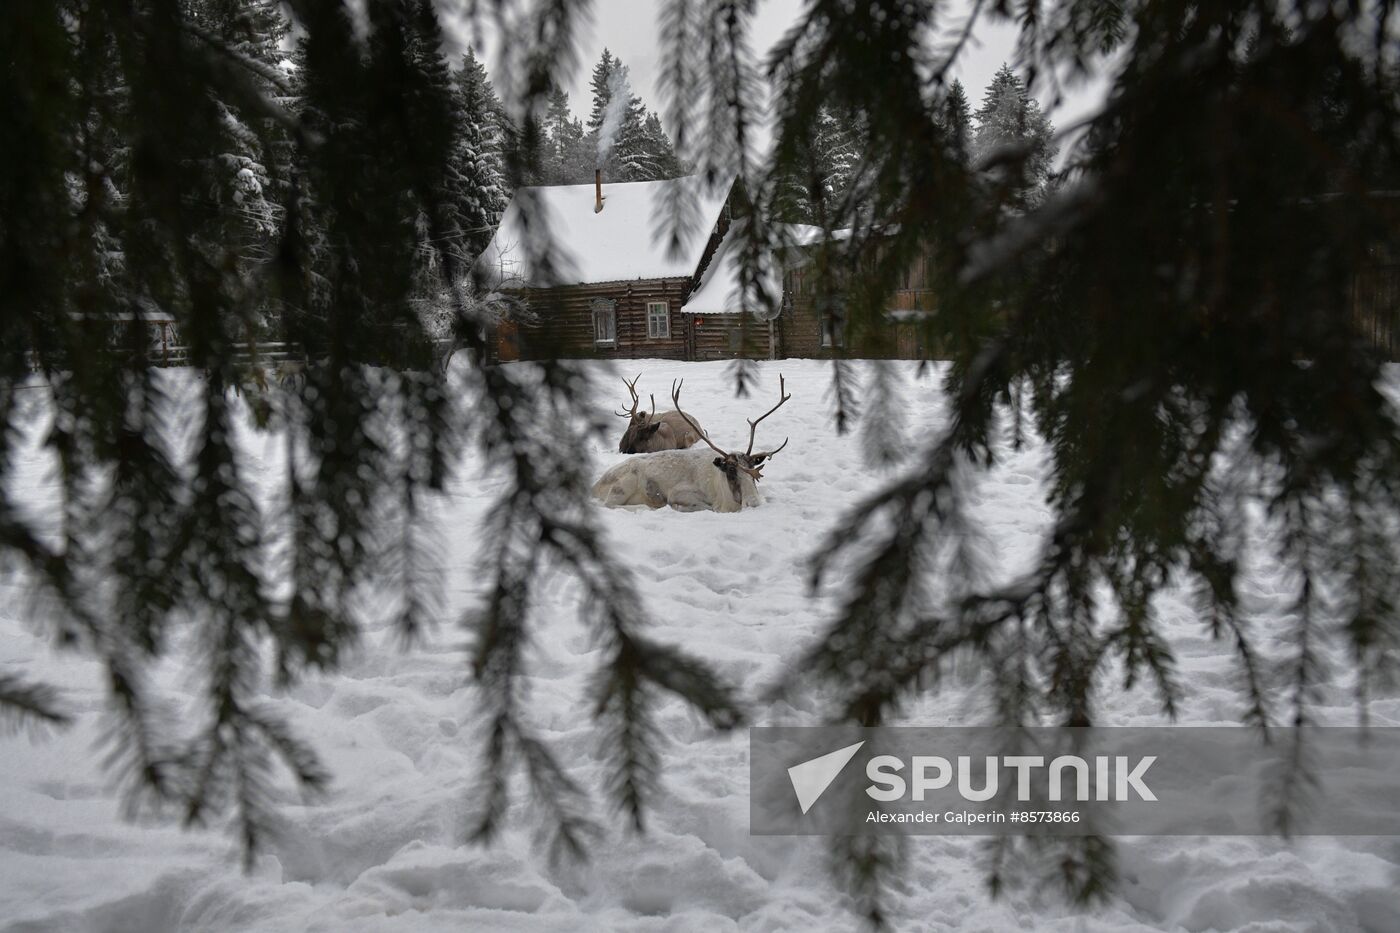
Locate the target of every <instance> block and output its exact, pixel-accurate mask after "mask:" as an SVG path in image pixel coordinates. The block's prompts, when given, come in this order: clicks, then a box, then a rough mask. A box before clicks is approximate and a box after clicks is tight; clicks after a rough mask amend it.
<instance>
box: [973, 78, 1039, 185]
mask: <svg viewBox="0 0 1400 933" xmlns="http://www.w3.org/2000/svg"><path fill="white" fill-rule="evenodd" d="M973 120H974V121H975V123H976V131H975V133H974V135H973V141H972V158H973V160H974V161H976V162H983V163H985V162H987V161H989V160H991V161H996V160H997V158H998V157H1000V156H1007V157H1009V158H1010V159H1011V162H1012V164H1013V165H1016V166H1019V171H1020V175H1021V177H1020V179H1019V184H1018V185H1017V186H1016V187H1017V188H1018V189H1019V192H1020V197H1021V199H1022V200H1023V201H1024V202H1025V203H1027V204H1033V203H1035V202H1036V201H1037V200H1038V199H1039V198H1040V197H1041V196H1042V195H1043V194H1044V193H1045V191H1046V189H1047V188H1048V186H1049V184H1050V178H1051V170H1052V168H1053V166H1054V160H1055V155H1056V153H1057V152H1058V151H1059V148H1058V147H1057V146H1056V145H1055V143H1054V139H1053V136H1054V128H1053V127H1052V126H1051V125H1050V119H1049V117H1047V116H1046V115H1045V114H1044V113H1042V112H1041V109H1040V103H1039V102H1038V101H1036V99H1035V98H1033V97H1031V96H1030V93H1029V92H1028V91H1027V90H1026V86H1025V83H1024V82H1022V81H1021V78H1020V76H1019V75H1017V74H1016V73H1015V72H1014V71H1012V70H1011V68H1010V67H1009V66H1008V65H1002V66H1001V68H999V69H998V70H997V73H996V75H995V76H993V78H992V83H991V84H990V85H989V86H988V87H987V93H986V95H985V96H984V97H983V98H982V106H981V107H979V108H978V109H977V112H976V113H975V114H974V115H973Z"/></svg>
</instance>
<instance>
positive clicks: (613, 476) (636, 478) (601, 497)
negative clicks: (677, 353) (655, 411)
mask: <svg viewBox="0 0 1400 933" xmlns="http://www.w3.org/2000/svg"><path fill="white" fill-rule="evenodd" d="M681 385H684V382H682V383H681ZM785 388H786V385H785V383H784V382H783V377H782V376H779V377H778V396H779V397H778V404H776V405H774V406H773V407H772V408H770V409H768V410H767V411H766V412H764V413H763V414H762V415H759V416H758V418H756V419H752V420H749V446H748V449H747V450H745V451H744V452H743V453H738V452H737V451H736V452H729V451H725V450H721V449H720V448H718V447H716V446H715V445H714V443H713V442H711V440H710V439H709V437H707V436H706V435H705V434H704V432H702V431H700V427H699V425H697V424H695V423H694V422H692V421H690V416H689V415H686V414H685V413H684V411H682V410H681V399H680V385H677V384H676V383H674V382H673V383H671V401H673V402H674V403H675V405H676V411H677V412H678V413H680V415H681V417H682V418H684V419H685V420H686V421H687V422H690V425H691V427H692V428H694V429H695V431H696V434H698V435H699V438H700V440H702V441H704V442H705V443H706V444H707V445H708V446H709V447H710V450H712V451H714V453H717V454H719V456H718V457H715V456H712V455H711V454H710V452H709V451H705V450H700V449H698V448H697V449H692V450H663V451H658V452H656V453H649V454H642V455H640V456H636V457H632V458H630V459H629V460H628V461H627V462H626V463H619V464H618V465H617V466H615V467H613V468H612V469H610V470H608V471H607V472H606V473H604V474H603V475H602V476H601V477H600V478H599V479H598V482H596V483H594V484H593V497H594V498H595V499H597V500H598V501H600V502H602V503H603V504H604V505H606V506H608V507H610V508H616V507H618V506H624V505H645V506H647V507H648V508H653V509H659V508H661V507H662V506H664V505H669V506H670V507H671V508H673V509H675V510H676V511H678V512H698V511H701V510H704V509H708V510H710V511H714V512H737V511H739V510H740V509H742V508H746V507H747V508H751V507H753V506H756V505H759V504H761V503H762V502H763V498H762V496H760V495H759V493H758V481H759V480H760V479H762V478H763V466H764V464H765V463H766V462H767V461H768V459H769V458H770V457H772V456H773V455H774V454H776V453H777V452H778V451H780V450H782V449H783V448H784V447H786V446H787V444H788V442H787V440H786V439H784V441H783V442H782V444H780V445H779V446H778V447H777V448H775V449H774V450H765V451H760V452H759V453H754V452H753V441H754V433H755V432H756V430H757V429H758V423H759V422H760V421H762V420H763V419H764V418H767V417H768V416H769V415H771V414H773V412H775V411H777V410H778V409H779V408H781V407H782V406H783V403H784V402H786V401H787V400H788V399H790V398H792V396H791V395H788V394H787V393H786V392H785V391H784V389H785Z"/></svg>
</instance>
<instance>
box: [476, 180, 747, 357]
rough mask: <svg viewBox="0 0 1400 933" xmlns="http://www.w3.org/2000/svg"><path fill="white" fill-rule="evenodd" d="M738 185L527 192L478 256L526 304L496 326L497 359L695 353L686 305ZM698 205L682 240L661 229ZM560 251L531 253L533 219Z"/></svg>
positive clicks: (656, 184) (683, 183) (497, 282)
mask: <svg viewBox="0 0 1400 933" xmlns="http://www.w3.org/2000/svg"><path fill="white" fill-rule="evenodd" d="M731 187H732V185H731V184H724V185H721V186H717V187H711V186H706V185H705V184H703V183H702V182H701V180H700V179H699V178H698V177H695V176H689V177H685V178H674V179H668V180H664V181H644V182H628V183H622V184H607V185H605V184H604V183H603V179H602V177H601V173H599V175H598V177H597V178H596V179H595V182H594V184H592V185H559V186H552V187H539V188H521V189H519V190H517V191H516V193H515V196H514V197H513V198H512V199H511V203H510V206H509V207H508V208H507V209H506V212H505V214H504V215H503V216H502V218H501V223H500V225H499V227H498V228H497V229H496V232H495V235H494V236H493V237H492V240H491V243H490V245H489V246H488V247H487V249H486V251H485V252H484V253H483V254H482V257H481V259H480V260H478V268H479V269H481V270H485V271H486V273H487V274H488V277H489V279H490V280H491V283H490V284H491V285H492V287H494V288H497V289H499V290H502V291H509V292H513V293H514V297H515V298H516V299H517V302H516V303H517V305H518V306H519V307H520V308H521V311H519V312H517V313H516V314H514V315H513V316H512V317H511V318H510V319H507V320H503V321H502V322H500V323H499V324H498V325H497V332H496V339H495V340H494V341H493V345H494V350H495V354H496V356H497V358H498V359H499V360H502V361H507V360H512V359H547V358H558V357H596V358H600V359H626V358H634V357H659V358H663V359H677V360H687V359H694V358H695V349H694V340H693V332H692V330H691V328H690V326H689V320H688V319H687V318H686V317H685V316H683V315H682V314H681V308H682V306H683V305H684V304H685V301H686V299H687V298H688V297H690V293H691V292H692V291H693V290H694V288H695V286H696V284H697V283H698V282H699V281H700V277H701V274H702V273H703V272H704V270H705V268H706V267H707V265H708V263H709V261H710V259H711V257H712V256H713V255H714V252H715V250H716V248H717V247H718V246H719V243H720V241H721V240H722V239H723V237H724V234H725V233H726V232H727V231H728V229H729V224H730V190H731ZM678 200H685V201H688V202H689V203H690V204H691V205H693V206H694V208H695V210H694V212H693V214H692V216H691V220H692V223H690V224H689V225H687V227H688V229H687V231H686V232H685V233H684V234H682V235H681V236H680V237H679V238H678V242H677V243H676V244H674V248H673V244H672V243H670V242H669V238H668V237H666V236H664V235H662V234H660V233H659V232H658V228H659V227H661V226H662V225H663V224H664V222H665V218H666V216H667V212H668V211H669V209H670V207H671V205H672V204H674V203H676V202H677V201H678ZM540 217H542V218H543V219H544V222H545V223H546V224H547V225H548V229H549V233H550V238H551V241H552V244H553V247H554V248H553V252H552V255H550V256H549V257H540V256H530V255H526V253H527V250H526V249H525V248H524V245H525V244H526V243H527V242H528V238H529V236H530V231H529V229H528V227H529V224H530V222H531V218H540Z"/></svg>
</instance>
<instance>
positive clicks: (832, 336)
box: [816, 297, 846, 350]
mask: <svg viewBox="0 0 1400 933" xmlns="http://www.w3.org/2000/svg"><path fill="white" fill-rule="evenodd" d="M816 305H817V321H818V324H819V325H820V327H821V348H822V349H823V350H844V349H845V348H846V315H845V313H844V308H843V309H842V311H843V313H841V314H839V315H838V314H837V313H836V309H837V308H838V307H840V306H841V302H840V301H839V300H838V299H836V298H831V297H828V298H822V299H818V300H817V302H816ZM838 324H839V326H837V325H838Z"/></svg>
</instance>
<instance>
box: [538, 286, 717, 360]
mask: <svg viewBox="0 0 1400 933" xmlns="http://www.w3.org/2000/svg"><path fill="white" fill-rule="evenodd" d="M690 284H691V280H690V279H688V278H670V279H637V280H635V281H630V282H604V283H599V284H596V285H571V286H568V287H566V288H554V289H529V290H528V291H527V293H526V301H527V302H528V304H529V307H530V310H531V311H533V312H534V313H535V314H537V315H538V316H539V322H538V323H534V324H521V326H520V328H519V331H518V337H517V341H518V346H519V353H520V358H521V359H526V360H539V359H577V358H595V359H632V358H637V357H659V358H661V359H672V360H684V359H687V358H688V354H689V347H688V345H687V344H688V341H687V332H686V320H685V315H683V314H681V313H680V309H681V304H682V303H683V302H684V301H685V298H686V296H687V295H688V294H689V292H690ZM599 298H602V299H609V300H612V301H614V302H616V305H615V310H616V315H617V340H616V342H615V344H614V345H613V346H611V347H605V346H599V345H597V344H596V343H595V342H594V340H593V302H594V301H595V300H597V299H599ZM653 301H664V302H665V303H666V307H667V309H668V311H669V318H670V324H671V334H670V336H669V337H655V338H652V337H648V336H647V304H648V303H649V302H653Z"/></svg>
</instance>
